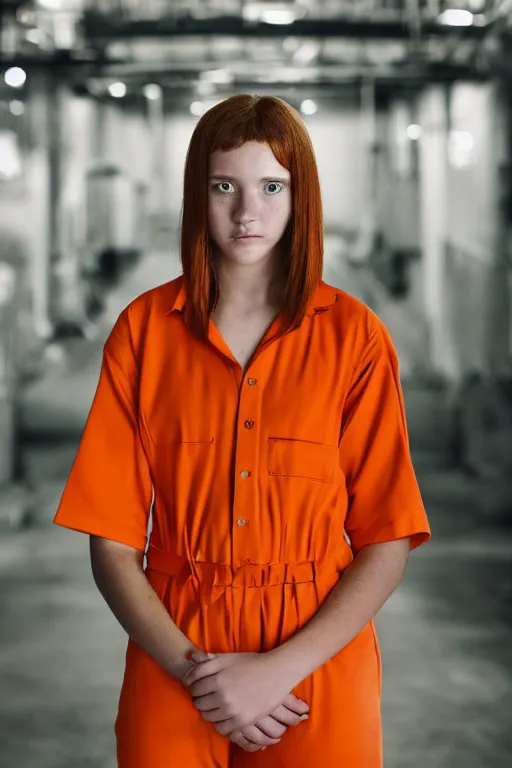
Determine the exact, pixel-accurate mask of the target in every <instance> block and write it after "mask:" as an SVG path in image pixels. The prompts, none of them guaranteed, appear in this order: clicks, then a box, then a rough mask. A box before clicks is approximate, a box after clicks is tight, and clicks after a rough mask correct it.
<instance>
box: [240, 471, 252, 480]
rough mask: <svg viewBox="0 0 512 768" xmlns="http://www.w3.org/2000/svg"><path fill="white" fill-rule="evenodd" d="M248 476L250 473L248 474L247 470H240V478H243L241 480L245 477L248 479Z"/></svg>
mask: <svg viewBox="0 0 512 768" xmlns="http://www.w3.org/2000/svg"><path fill="white" fill-rule="evenodd" d="M250 474H251V473H250V472H249V470H247V469H242V471H241V472H240V477H243V478H245V477H249V476H250Z"/></svg>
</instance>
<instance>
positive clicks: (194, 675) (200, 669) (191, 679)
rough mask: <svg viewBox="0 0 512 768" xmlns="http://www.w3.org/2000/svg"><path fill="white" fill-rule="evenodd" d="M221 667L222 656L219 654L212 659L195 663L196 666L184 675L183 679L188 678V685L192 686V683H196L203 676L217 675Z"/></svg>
mask: <svg viewBox="0 0 512 768" xmlns="http://www.w3.org/2000/svg"><path fill="white" fill-rule="evenodd" d="M221 669H223V666H222V657H221V656H218V657H217V658H215V659H212V660H211V661H205V662H203V663H201V664H194V666H193V667H192V668H191V669H190V670H189V671H188V672H187V673H186V674H185V675H184V677H183V679H184V680H186V683H187V686H188V687H190V686H191V685H192V683H195V682H196V681H197V680H202V679H203V677H208V676H209V675H216V674H217V672H220V671H221Z"/></svg>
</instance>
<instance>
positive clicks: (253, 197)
mask: <svg viewBox="0 0 512 768" xmlns="http://www.w3.org/2000/svg"><path fill="white" fill-rule="evenodd" d="M291 214H292V195H291V177H290V173H289V171H287V170H286V168H283V166H282V165H280V164H279V163H278V162H277V160H276V158H275V157H274V154H273V152H272V150H271V149H270V147H269V146H268V144H260V143H258V142H254V141H251V142H247V143H246V144H244V145H243V146H241V147H239V148H238V149H233V150H229V151H227V152H224V151H221V150H217V151H216V152H213V153H212V155H211V157H210V169H209V190H208V227H209V235H210V239H211V240H212V241H213V243H214V244H215V245H216V246H217V250H218V252H219V253H218V255H220V256H221V257H223V258H225V259H228V260H229V261H231V262H234V263H236V264H241V265H242V264H245V265H252V264H257V263H259V262H263V261H265V260H267V259H268V258H269V257H273V256H274V255H277V253H278V247H277V246H278V243H279V241H280V240H281V237H282V236H283V233H284V231H285V229H286V225H287V224H288V222H289V220H290V217H291ZM244 235H246V236H247V235H249V236H250V237H245V238H244V237H243V236H244Z"/></svg>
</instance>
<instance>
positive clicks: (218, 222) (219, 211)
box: [208, 200, 229, 232]
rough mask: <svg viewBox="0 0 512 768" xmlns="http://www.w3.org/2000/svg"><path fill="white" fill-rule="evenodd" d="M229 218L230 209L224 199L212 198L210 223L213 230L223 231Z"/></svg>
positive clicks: (209, 213) (209, 212)
mask: <svg viewBox="0 0 512 768" xmlns="http://www.w3.org/2000/svg"><path fill="white" fill-rule="evenodd" d="M228 219H229V210H228V206H227V205H226V201H224V200H211V201H210V202H209V204H208V225H209V227H210V230H211V231H212V232H222V230H223V229H224V228H225V226H226V222H227V221H228Z"/></svg>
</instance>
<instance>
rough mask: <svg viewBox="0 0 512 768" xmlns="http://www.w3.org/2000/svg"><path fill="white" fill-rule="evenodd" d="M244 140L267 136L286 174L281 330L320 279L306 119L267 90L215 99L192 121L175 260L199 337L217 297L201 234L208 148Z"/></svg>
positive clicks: (318, 223) (316, 195)
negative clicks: (288, 198) (288, 194)
mask: <svg viewBox="0 0 512 768" xmlns="http://www.w3.org/2000/svg"><path fill="white" fill-rule="evenodd" d="M248 141H257V142H262V143H266V144H268V145H269V147H270V149H271V150H272V152H273V153H274V156H275V158H276V160H277V161H278V163H280V164H281V165H282V166H283V167H285V168H286V169H287V170H288V171H289V173H290V176H291V188H292V214H291V219H290V222H289V224H288V226H287V228H286V230H285V232H284V234H283V239H282V241H281V244H282V246H283V253H284V258H285V259H286V265H285V266H286V274H287V282H286V287H285V293H284V302H283V307H282V317H283V325H282V327H281V330H282V332H283V333H284V332H286V331H287V330H290V329H292V328H296V327H298V326H299V325H300V323H301V321H302V319H303V317H304V315H305V313H306V311H307V308H308V305H309V303H310V302H311V300H312V298H313V295H314V293H315V290H316V288H317V287H318V285H319V283H320V281H321V279H322V268H323V215H322V202H321V193H320V183H319V178H318V170H317V165H316V159H315V154H314V150H313V146H312V143H311V139H310V137H309V134H308V131H307V129H306V125H305V123H304V121H303V119H302V117H301V116H300V115H299V113H298V112H297V111H296V110H295V109H293V107H291V106H290V105H289V104H287V103H286V102H285V101H283V100H282V99H280V98H277V97H273V96H254V95H248V94H240V95H237V96H232V97H231V98H228V99H226V100H224V101H221V102H220V103H219V104H217V105H216V106H214V107H212V108H211V109H209V110H208V111H207V112H205V114H204V115H203V116H202V117H201V119H200V120H199V121H198V123H197V125H196V128H195V130H194V133H193V134H192V138H191V140H190V144H189V148H188V152H187V158H186V164H185V176H184V194H183V209H182V222H181V260H182V265H183V276H184V283H185V290H186V294H185V295H186V299H185V318H186V320H187V322H188V323H189V324H190V326H191V327H192V328H193V330H194V331H195V332H196V333H197V334H198V335H199V336H201V337H203V338H205V337H206V336H207V335H208V324H209V317H210V315H211V313H212V311H213V309H214V308H215V305H216V303H217V301H218V296H219V286H218V283H217V279H216V276H215V270H214V268H213V261H212V248H211V244H210V241H209V236H208V178H209V161H210V155H211V153H212V152H215V151H216V150H224V151H226V150H231V149H237V148H238V147H241V146H242V145H243V144H245V143H246V142H248Z"/></svg>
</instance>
